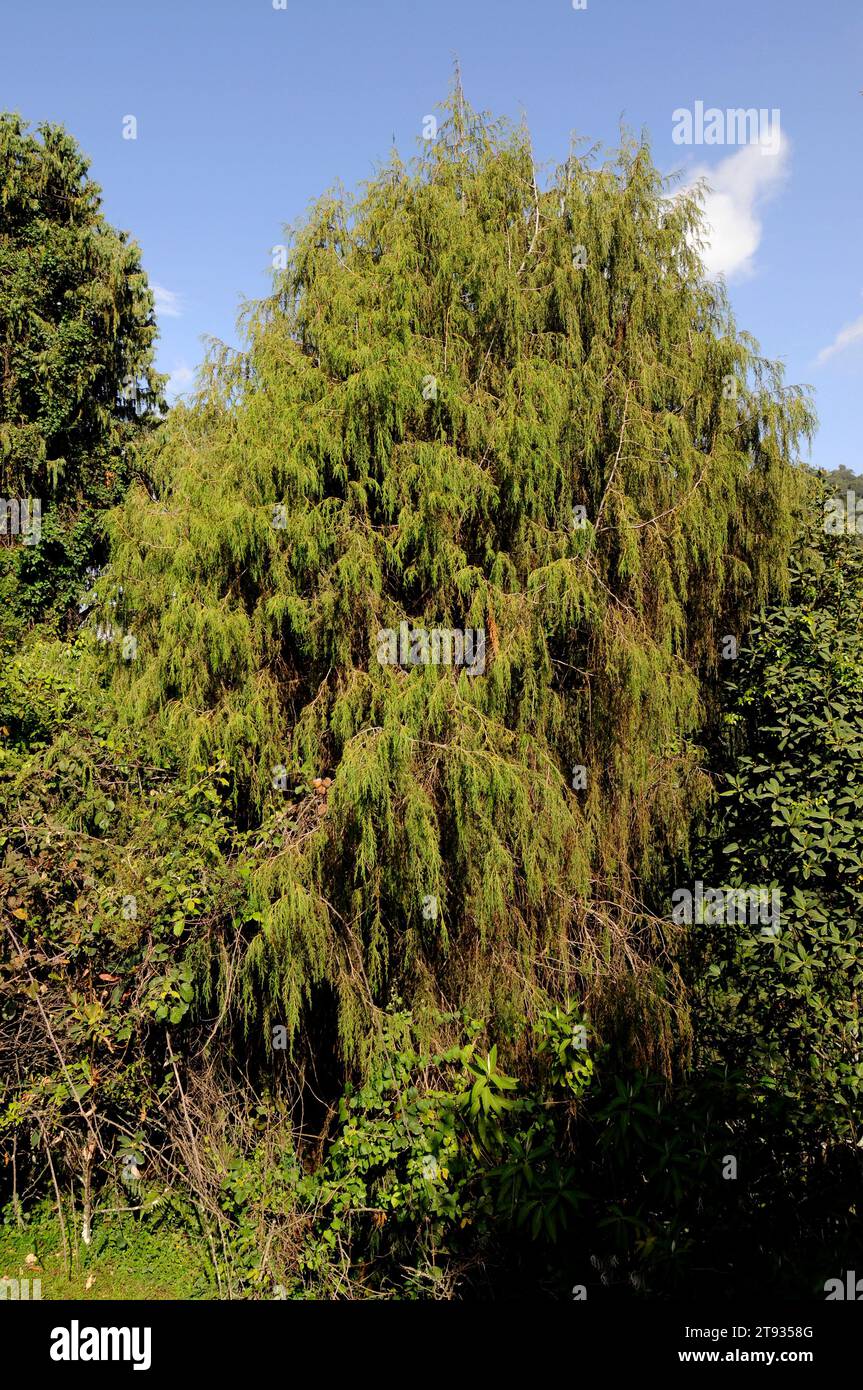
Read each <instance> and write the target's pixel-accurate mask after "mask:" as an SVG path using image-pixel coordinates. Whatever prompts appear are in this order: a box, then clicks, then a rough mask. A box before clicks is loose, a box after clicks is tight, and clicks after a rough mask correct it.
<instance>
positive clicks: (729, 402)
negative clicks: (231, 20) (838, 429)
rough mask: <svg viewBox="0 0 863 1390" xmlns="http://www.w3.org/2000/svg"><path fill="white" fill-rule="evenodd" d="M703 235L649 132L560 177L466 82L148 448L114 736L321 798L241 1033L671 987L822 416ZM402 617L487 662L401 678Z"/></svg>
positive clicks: (290, 875)
mask: <svg viewBox="0 0 863 1390" xmlns="http://www.w3.org/2000/svg"><path fill="white" fill-rule="evenodd" d="M698 217H699V214H698V208H697V201H696V200H695V199H693V198H692V197H689V196H685V197H684V196H676V197H675V196H672V194H671V192H670V191H669V190H668V189H666V188H665V187H664V186H663V184H662V181H661V179H660V177H659V175H658V174H657V172H656V170H655V168H654V167H653V165H652V163H651V161H650V156H649V151H648V149H647V148H646V147H645V146H643V145H635V144H632V143H626V144H624V146H623V148H622V149H621V150H620V151H619V153H618V154H617V156H616V157H615V158H614V159H613V160H610V161H606V162H602V163H599V162H596V161H595V160H593V159H592V158H591V157H579V156H577V155H576V154H575V153H573V154H571V156H570V157H569V159H568V160H567V161H566V163H565V164H564V165H563V166H562V167H561V168H560V169H559V170H558V171H557V172H556V173H555V175H554V177H553V178H552V179H551V180H549V181H548V182H547V183H546V184H545V185H544V186H540V181H539V175H538V173H537V170H536V168H535V164H534V161H533V157H532V153H531V148H530V143H529V139H528V135H527V133H526V131H525V130H523V129H515V130H513V129H509V128H507V127H506V126H504V125H501V124H495V123H492V122H489V121H487V120H484V119H481V118H480V117H478V116H476V115H475V114H474V113H472V112H471V111H470V110H469V109H468V107H467V106H466V104H465V103H464V100H463V98H462V96H461V93H460V92H459V91H456V92H455V94H454V96H453V99H452V101H451V103H450V107H449V111H448V119H447V120H446V122H445V123H444V124H443V125H442V127H441V130H440V133H439V136H438V138H437V140H436V141H435V142H433V143H431V144H429V146H428V147H427V148H426V149H425V151H424V152H423V155H422V157H421V158H420V159H418V160H417V161H416V162H415V163H413V164H411V165H407V166H405V165H404V164H402V163H401V162H400V160H399V159H398V158H397V157H395V156H394V157H393V159H392V160H391V162H390V164H389V165H388V166H387V167H385V168H384V169H383V170H382V171H381V172H380V173H379V175H378V176H377V177H376V178H375V179H374V180H373V181H372V182H371V183H370V184H369V185H368V186H367V187H366V188H365V189H364V190H363V191H362V193H361V194H360V195H359V196H358V197H357V198H356V199H351V198H348V197H347V196H346V195H343V194H341V193H333V194H331V195H328V196H327V197H325V198H324V199H323V200H321V201H320V202H319V203H318V204H317V205H316V206H315V207H314V208H313V210H312V212H311V214H310V216H309V218H308V220H307V222H306V223H305V224H304V225H303V226H301V227H299V228H298V229H297V230H296V231H295V232H294V233H293V235H292V238H291V242H290V247H289V253H288V255H287V257H286V266H285V269H284V270H283V271H280V272H279V273H277V275H276V283H275V287H274V292H273V294H272V296H271V297H270V298H269V299H268V300H266V301H265V302H263V303H261V304H257V305H253V306H251V307H250V308H249V310H248V314H247V320H246V323H247V347H246V349H245V350H244V351H243V352H241V353H239V354H237V355H231V354H229V353H227V352H221V353H216V354H215V355H214V356H213V358H212V360H211V362H210V364H209V366H208V368H207V370H206V372H205V374H204V378H203V381H202V386H201V391H200V395H199V397H198V399H197V401H196V403H195V405H194V406H193V407H192V408H190V409H178V410H176V411H175V412H174V413H173V415H172V420H171V423H170V425H169V426H168V428H167V429H166V431H165V432H164V433H162V434H160V437H159V439H158V441H157V443H156V446H155V447H154V448H153V449H151V450H150V451H149V454H148V461H147V473H148V486H147V489H146V490H145V489H143V488H141V489H134V490H133V491H132V493H131V494H130V496H129V500H128V502H127V504H126V507H125V508H124V510H123V511H122V512H121V513H120V514H119V515H118V517H117V518H116V520H115V522H114V524H113V534H114V539H115V548H114V557H113V568H112V574H111V583H110V585H108V586H106V588H105V592H104V605H105V607H104V609H103V622H105V623H110V625H111V633H112V635H114V636H115V637H116V639H117V640H115V641H113V642H110V643H107V644H106V649H107V650H108V652H109V654H113V661H114V666H115V674H114V678H113V691H114V696H115V698H116V699H117V701H118V704H119V706H120V708H121V713H122V715H123V717H125V718H128V719H129V720H130V721H132V723H133V725H134V727H136V728H137V729H138V730H139V731H140V735H141V737H142V738H143V739H145V740H146V741H148V742H149V743H150V744H151V745H152V746H154V747H157V748H159V749H161V750H164V749H169V750H170V751H171V753H172V754H173V755H174V756H175V757H176V758H177V759H178V760H179V761H180V762H182V763H185V764H186V765H187V766H191V765H206V764H208V763H209V762H211V761H212V760H214V759H215V758H217V757H224V758H225V759H226V761H227V764H228V767H229V768H230V772H231V776H232V779H233V795H234V800H235V804H236V805H237V807H239V808H241V812H242V813H244V814H245V813H247V814H248V817H249V818H250V819H251V820H252V821H254V820H256V819H257V818H259V817H261V816H267V815H268V814H270V813H271V812H272V811H273V809H274V806H275V805H277V804H278V800H279V798H280V797H282V799H284V792H282V791H281V790H280V786H284V785H285V784H286V783H287V785H288V786H291V785H293V779H300V778H302V777H305V778H311V777H312V776H313V774H317V775H318V776H319V777H321V778H324V777H325V776H326V775H327V774H329V775H330V776H331V778H332V786H331V788H330V790H329V793H328V796H327V798H326V799H327V807H326V815H325V816H320V817H318V818H317V819H316V820H313V822H312V823H308V822H307V821H306V820H304V819H302V818H300V819H299V820H297V819H295V818H294V819H289V820H288V822H287V824H286V826H285V833H284V842H283V846H282V849H281V851H280V853H278V854H277V855H274V856H273V858H272V860H271V862H270V863H268V864H267V865H266V866H265V868H264V869H263V870H262V871H261V872H260V873H259V874H258V875H257V876H256V879H255V891H256V894H257V898H258V906H259V909H260V917H261V923H260V929H259V930H258V931H257V932H255V933H254V934H253V935H252V936H251V937H250V938H249V939H247V940H246V941H245V942H244V944H243V952H242V964H241V966H240V971H239V974H240V979H241V981H242V992H241V998H242V1005H241V1007H242V1012H243V1013H244V1015H245V1017H246V1019H247V1020H249V1019H251V1018H254V1017H255V1015H256V1012H257V1011H258V1010H259V1009H261V1010H262V1016H263V1018H264V1019H265V1020H266V1019H269V1018H270V1017H271V1016H273V1017H280V1018H284V1020H285V1021H286V1022H287V1024H288V1026H289V1027H290V1029H291V1030H292V1031H293V1030H295V1029H296V1028H297V1026H298V1024H299V1021H300V1018H301V1012H302V1008H303V1005H304V1003H305V1002H308V1001H309V1000H310V999H311V998H312V993H313V991H314V990H315V988H316V987H317V986H319V985H320V986H322V987H324V986H326V987H327V988H329V989H332V990H333V991H334V992H335V996H336V999H337V1003H338V1012H339V1029H340V1035H341V1041H342V1047H343V1051H344V1053H345V1055H346V1056H348V1057H356V1056H359V1055H362V1054H363V1052H364V1048H365V1046H366V1040H367V1039H368V1038H369V1035H370V1028H371V1025H372V1023H373V1019H374V1015H375V1009H376V1007H377V1006H378V1005H379V1004H380V1003H381V1002H382V1001H383V1000H384V999H385V998H386V994H387V991H388V989H389V988H391V987H396V988H398V989H399V990H400V991H401V992H403V993H405V995H406V997H409V998H410V999H411V1000H412V1001H413V1002H415V1003H417V1004H420V1003H422V1001H423V1000H425V1001H427V1002H430V1003H435V1004H437V1003H440V1002H443V1001H450V1002H454V1001H458V1002H459V1003H463V1004H465V1005H466V1006H468V1007H470V1008H471V1009H473V1010H474V1011H475V1012H476V1013H478V1014H480V1015H481V1016H487V1014H488V1013H489V1010H490V1009H491V1010H492V1011H493V1012H496V1013H497V1014H498V1016H499V1017H500V1019H501V1020H502V1021H503V1024H504V1027H505V1029H508V1031H509V1032H510V1033H512V1032H513V1031H517V1029H518V1027H519V1023H518V1020H522V1022H523V1020H524V1019H525V1017H526V1016H530V1014H531V1013H532V1011H533V1010H534V1009H535V1007H536V999H537V998H538V996H539V994H540V992H541V991H542V990H546V989H550V990H551V991H552V992H553V993H555V994H560V992H561V991H563V992H565V991H566V990H567V988H568V987H569V986H570V984H571V983H572V980H573V978H574V976H573V972H575V974H577V975H580V977H581V978H582V980H583V981H586V982H587V984H586V988H587V989H588V990H590V989H591V988H592V987H593V984H594V983H597V982H598V981H599V980H600V979H602V980H603V981H606V982H607V980H608V978H610V977H611V976H614V975H615V974H616V975H617V976H618V977H621V978H622V977H623V976H627V975H628V976H631V977H633V978H635V977H639V976H640V977H643V978H642V983H644V981H645V980H649V977H650V969H649V965H650V960H651V958H652V957H653V956H655V953H656V949H657V944H658V943H657V941H656V940H655V939H653V936H652V928H651V925H650V915H649V913H648V912H647V911H646V909H645V907H644V903H645V901H646V900H647V898H648V897H649V886H650V880H651V876H652V875H653V874H654V872H655V870H656V866H657V865H658V864H659V863H660V861H661V858H662V855H663V853H664V852H665V851H667V850H668V849H673V850H675V851H680V850H681V849H682V848H683V846H684V844H685V840H686V834H687V825H688V822H689V819H690V816H691V813H692V810H693V808H694V806H696V805H697V804H698V802H699V800H700V799H701V797H702V794H703V783H702V779H701V778H700V776H699V773H698V768H697V758H696V755H695V752H694V750H693V746H692V742H691V739H692V735H693V733H694V731H695V730H696V729H697V728H698V726H699V723H700V721H701V719H702V706H703V703H704V688H703V686H702V684H701V682H702V681H704V680H707V681H708V682H709V681H711V680H712V679H713V677H714V675H715V672H716V669H717V662H718V658H719V647H720V639H721V637H722V636H723V635H724V634H725V633H727V632H729V631H731V632H736V631H737V630H738V629H739V628H740V626H741V624H743V623H745V621H746V614H747V612H748V611H750V610H751V608H752V607H753V606H754V605H756V604H757V603H758V602H759V601H761V600H762V599H763V598H764V597H765V595H766V593H767V591H768V587H769V585H770V583H773V584H774V585H777V586H780V587H781V585H782V582H783V576H784V573H785V569H786V565H787V556H788V550H789V544H790V540H791V536H792V525H793V502H794V497H795V490H796V486H797V484H796V481H795V473H794V470H793V468H792V467H791V461H792V460H793V458H794V454H795V449H796V445H797V439H798V436H799V434H800V432H801V431H805V430H806V429H808V427H809V424H810V417H809V414H808V411H807V407H806V405H805V402H804V401H803V399H802V398H801V396H800V394H799V393H798V392H797V391H796V390H792V389H788V388H784V387H783V386H782V383H781V378H780V374H779V371H778V369H777V368H776V367H774V366H772V365H771V364H769V363H766V362H764V361H763V360H762V359H760V358H759V357H758V356H757V354H756V351H755V348H754V345H753V344H752V342H751V341H750V340H749V339H748V338H746V337H745V335H742V334H739V333H737V332H736V330H735V328H734V325H733V323H732V320H731V316H730V313H729V310H728V307H727V304H726V302H725V300H724V297H723V293H722V291H721V289H720V288H718V287H717V286H715V285H711V284H709V283H707V282H705V280H704V278H703V275H702V272H701V267H700V262H699V259H698V255H697V247H696V243H697V236H698V226H699V221H698ZM580 509H581V510H580ZM403 622H404V623H407V625H408V627H409V629H410V630H411V631H413V630H416V629H423V630H425V631H427V632H431V631H434V630H436V629H441V628H444V629H449V630H458V631H466V630H474V631H475V630H481V631H482V632H484V634H485V666H484V670H483V672H482V674H473V675H472V674H469V673H468V671H467V670H466V669H465V668H458V667H454V666H452V665H433V664H431V663H428V664H421V665H417V666H413V667H410V666H409V665H408V666H406V665H405V664H404V662H402V664H392V663H389V664H382V663H381V661H380V660H379V658H378V651H379V645H380V640H381V639H380V634H381V633H382V632H385V631H387V630H398V629H399V625H400V624H401V623H403ZM121 635H125V636H130V635H131V636H132V637H134V639H135V642H136V644H137V651H136V656H135V659H134V660H131V659H130V660H125V661H124V660H123V656H122V649H121V642H120V640H119V639H120V637H121ZM708 689H709V688H708ZM579 769H585V770H586V771H585V773H584V774H582V773H580V772H579V771H578V770H579ZM280 776H281V783H280V781H279V778H280ZM585 781H586V786H584V788H583V789H582V783H583V782H585ZM429 905H431V906H429ZM211 944H212V948H213V959H214V960H215V961H216V962H218V961H219V960H220V959H221V981H222V987H223V988H224V987H225V979H226V976H227V975H228V974H230V975H231V977H232V979H235V973H234V972H233V971H228V970H227V966H226V962H227V960H228V959H229V958H230V959H233V947H232V943H225V942H224V941H216V940H214V941H213V942H212V943H211ZM232 1002H233V1001H232ZM662 1031H663V1030H662V1029H661V1028H660V1033H662ZM663 1045H666V1046H667V1045H669V1038H668V1037H667V1036H666V1037H665V1039H664V1044H663Z"/></svg>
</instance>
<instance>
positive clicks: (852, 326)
mask: <svg viewBox="0 0 863 1390" xmlns="http://www.w3.org/2000/svg"><path fill="white" fill-rule="evenodd" d="M861 339H863V314H861V315H860V317H859V319H855V320H854V322H853V323H849V324H846V325H845V327H844V328H840V330H839V332H838V333H837V334H836V337H835V338H834V339H833V342H832V343H830V344H828V346H827V347H825V348H822V349H821V351H820V352H819V354H818V356H817V357H816V358H815V362H816V365H817V366H819V367H820V366H821V365H822V364H823V363H824V362H829V360H830V358H831V357H835V356H836V354H837V352H844V351H845V349H846V348H847V347H850V346H851V344H852V343H859V342H860V341H861Z"/></svg>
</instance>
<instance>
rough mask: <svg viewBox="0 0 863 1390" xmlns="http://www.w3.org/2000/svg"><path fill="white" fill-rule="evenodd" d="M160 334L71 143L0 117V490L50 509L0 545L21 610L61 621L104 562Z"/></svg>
mask: <svg viewBox="0 0 863 1390" xmlns="http://www.w3.org/2000/svg"><path fill="white" fill-rule="evenodd" d="M156 331H157V330H156V323H155V319H154V317H153V296H152V294H151V292H150V289H149V288H148V285H147V279H146V276H145V275H144V272H143V270H142V269H141V253H140V250H139V248H138V247H137V246H136V245H135V243H134V242H132V241H130V240H129V237H128V234H127V233H125V232H119V231H115V230H114V228H112V227H110V226H109V225H108V224H107V223H106V221H105V219H104V217H103V215H102V211H101V197H100V190H99V188H98V187H97V185H96V184H95V183H93V182H92V180H91V179H90V178H89V176H88V163H87V160H86V159H85V158H84V156H83V155H82V154H81V151H80V150H79V149H78V147H77V145H76V144H75V141H74V140H73V139H72V138H71V136H69V135H67V134H66V132H65V131H64V130H63V129H62V127H60V126H54V125H41V126H39V128H38V132H36V133H34V132H30V131H28V129H27V127H26V125H25V124H24V122H23V121H22V120H21V118H20V117H19V116H16V115H11V114H9V113H3V114H0V495H2V497H3V499H4V500H8V499H10V498H15V499H20V498H39V499H40V501H41V505H42V538H41V544H40V545H38V546H33V547H32V548H29V547H28V548H26V549H22V548H21V547H20V546H18V547H16V549H15V551H14V553H4V554H3V557H2V564H0V586H2V589H0V592H2V594H3V598H4V607H5V605H6V604H9V603H11V604H12V605H13V606H14V608H15V609H16V610H17V612H18V614H19V615H20V616H22V617H24V618H26V619H33V618H40V617H50V616H52V615H54V616H56V617H57V618H58V619H62V618H63V617H64V616H65V615H66V611H67V610H68V609H69V608H70V607H71V606H72V605H74V604H75V603H76V601H77V600H78V598H79V597H80V591H81V580H82V576H83V575H84V573H85V571H86V569H87V567H88V566H89V565H93V564H97V563H99V561H100V560H101V559H104V545H102V546H101V547H100V540H99V531H98V525H97V521H98V513H99V511H100V510H101V509H103V508H105V507H109V506H114V505H116V503H117V502H118V501H119V500H120V498H121V497H122V495H123V491H124V489H125V486H126V484H127V482H128V478H129V474H130V462H131V460H130V457H129V453H130V448H131V445H132V443H133V441H134V440H135V439H136V438H137V437H138V436H139V435H140V433H141V429H142V426H143V424H144V423H145V422H146V419H147V417H148V416H150V415H152V414H154V413H155V412H156V411H157V410H158V408H159V406H160V404H161V391H162V386H163V383H164V379H163V378H162V377H160V376H159V375H158V374H157V373H156V372H155V371H154V369H153V345H154V340H155V337H156ZM0 520H2V518H0ZM4 534H5V533H4Z"/></svg>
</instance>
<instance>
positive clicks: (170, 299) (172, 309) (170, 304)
mask: <svg viewBox="0 0 863 1390" xmlns="http://www.w3.org/2000/svg"><path fill="white" fill-rule="evenodd" d="M150 289H151V290H152V291H153V298H154V299H155V301H156V313H157V314H161V315H162V317H163V318H166V319H178V318H179V317H180V315H181V314H182V312H183V310H182V307H181V305H180V296H179V295H178V294H175V293H174V291H173V290H166V289H165V287H164V285H151V286H150Z"/></svg>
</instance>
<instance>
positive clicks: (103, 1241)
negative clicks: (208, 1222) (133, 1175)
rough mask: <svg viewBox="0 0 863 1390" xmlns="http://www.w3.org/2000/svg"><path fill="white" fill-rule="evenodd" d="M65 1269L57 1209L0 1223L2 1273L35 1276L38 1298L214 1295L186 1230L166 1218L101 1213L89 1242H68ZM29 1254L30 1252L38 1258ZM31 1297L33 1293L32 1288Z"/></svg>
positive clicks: (135, 1298) (99, 1298)
mask: <svg viewBox="0 0 863 1390" xmlns="http://www.w3.org/2000/svg"><path fill="white" fill-rule="evenodd" d="M73 1244H74V1247H75V1248H74V1249H73V1250H72V1251H71V1254H70V1259H69V1267H67V1261H66V1257H65V1256H64V1252H63V1242H62V1238H61V1235H60V1228H59V1224H58V1222H57V1217H56V1214H54V1213H49V1212H46V1211H42V1212H39V1213H37V1214H35V1215H34V1216H31V1217H30V1218H29V1219H26V1218H25V1222H24V1229H23V1230H21V1229H20V1228H19V1227H18V1225H17V1223H16V1222H15V1221H14V1219H12V1218H11V1217H10V1214H9V1213H6V1215H5V1219H4V1220H3V1221H2V1222H0V1278H3V1277H5V1278H8V1279H19V1280H21V1279H29V1280H30V1287H31V1290H32V1287H33V1280H34V1279H40V1280H41V1283H42V1298H43V1299H54V1300H56V1299H75V1300H79V1299H80V1300H81V1301H83V1302H91V1301H94V1302H98V1301H100V1300H102V1299H112V1298H114V1299H123V1300H131V1301H137V1300H140V1299H160V1300H168V1299H199V1298H213V1297H215V1289H214V1288H213V1285H212V1283H211V1281H210V1278H209V1274H208V1271H207V1268H206V1265H205V1263H204V1261H203V1259H202V1258H201V1256H200V1255H199V1253H198V1251H197V1250H196V1249H195V1247H194V1245H193V1243H192V1241H191V1240H190V1239H189V1237H188V1236H187V1235H186V1233H185V1232H183V1231H178V1230H176V1229H172V1228H171V1227H170V1226H169V1225H168V1224H167V1223H161V1224H160V1223H150V1224H143V1223H140V1222H137V1221H135V1220H130V1219H129V1218H128V1217H110V1216H109V1217H105V1218H104V1219H103V1220H102V1221H101V1222H99V1223H98V1224H97V1226H96V1229H94V1232H93V1239H92V1242H91V1244H90V1246H89V1247H88V1246H85V1245H84V1244H83V1243H81V1242H80V1241H77V1240H75V1241H74V1242H73ZM28 1256H35V1257H36V1261H37V1264H36V1265H34V1264H33V1263H32V1260H31V1261H29V1262H28V1259H27V1257H28ZM31 1297H32V1293H31Z"/></svg>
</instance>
